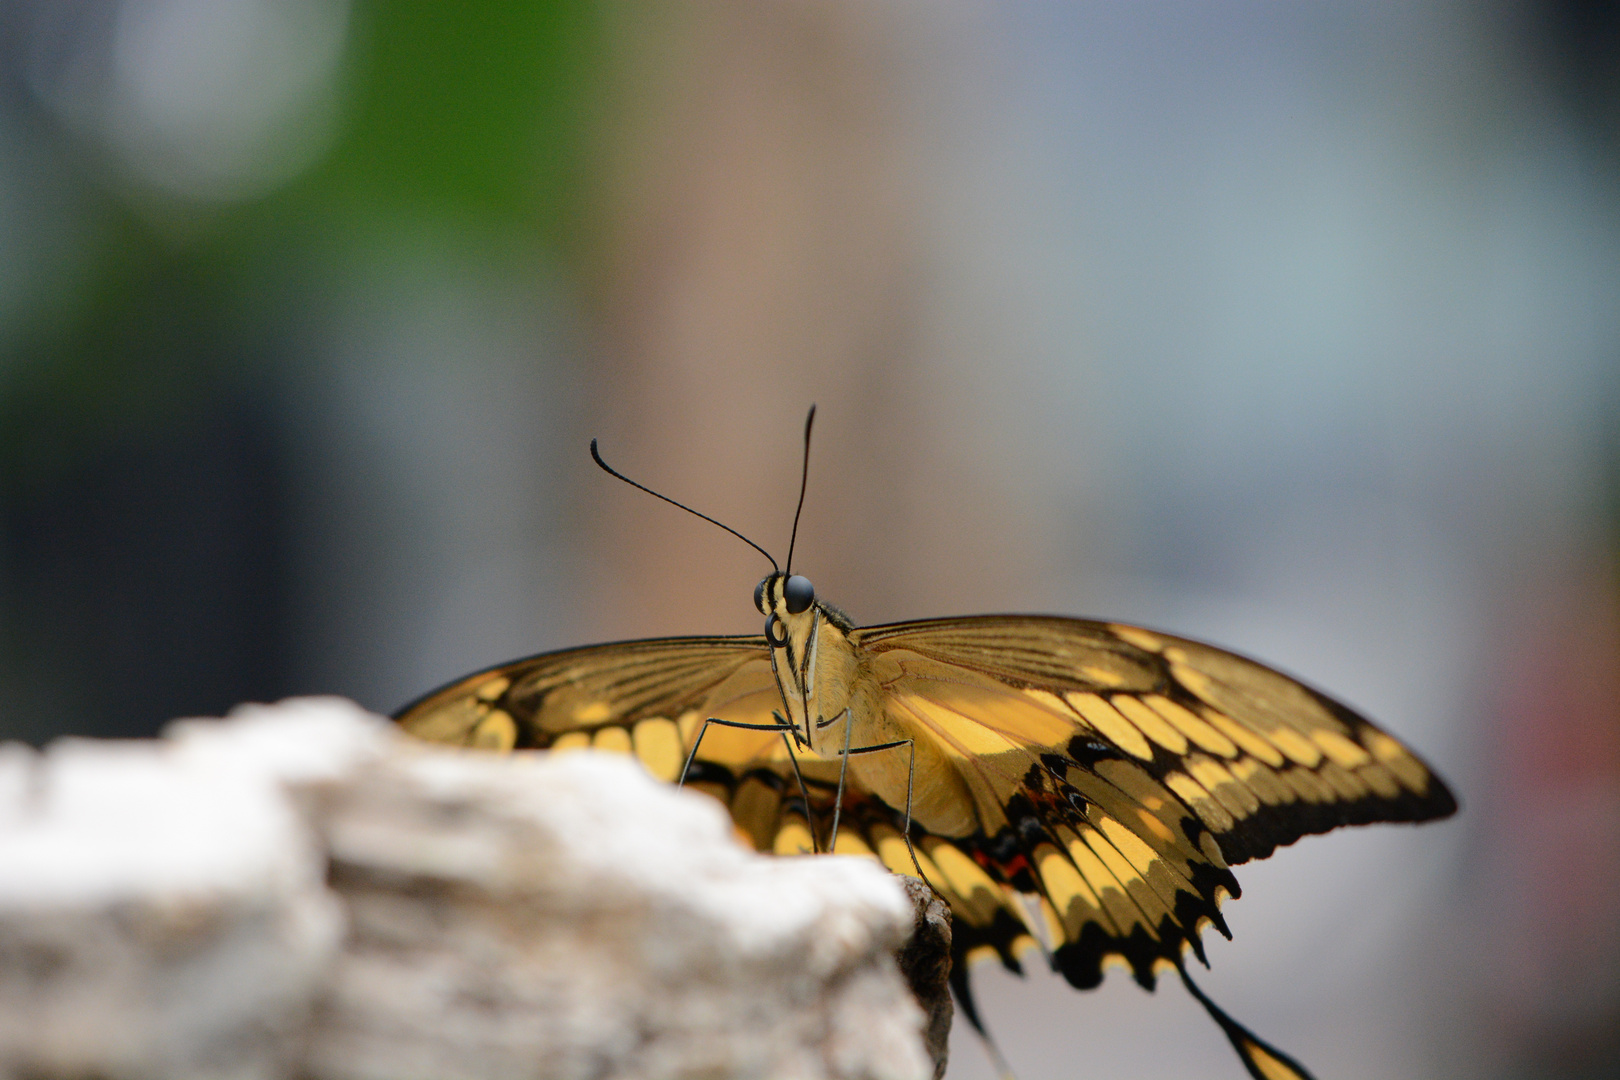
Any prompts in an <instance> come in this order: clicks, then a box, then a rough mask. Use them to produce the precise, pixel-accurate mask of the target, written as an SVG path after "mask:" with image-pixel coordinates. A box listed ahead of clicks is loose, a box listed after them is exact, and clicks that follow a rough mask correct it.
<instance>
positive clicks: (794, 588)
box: [782, 574, 816, 615]
mask: <svg viewBox="0 0 1620 1080" xmlns="http://www.w3.org/2000/svg"><path fill="white" fill-rule="evenodd" d="M782 596H783V598H784V599H786V600H787V609H788V614H789V615H797V614H799V612H801V611H803V610H805V609H806V608H808V607H809V606H810V605H811V604H812V603H814V602H815V599H816V587H815V586H814V585H812V584H810V579H809V578H807V577H805V576H804V575H802V574H794V575H793V576H792V577H790V578H788V579H787V584H786V585H785V586H783V587H782Z"/></svg>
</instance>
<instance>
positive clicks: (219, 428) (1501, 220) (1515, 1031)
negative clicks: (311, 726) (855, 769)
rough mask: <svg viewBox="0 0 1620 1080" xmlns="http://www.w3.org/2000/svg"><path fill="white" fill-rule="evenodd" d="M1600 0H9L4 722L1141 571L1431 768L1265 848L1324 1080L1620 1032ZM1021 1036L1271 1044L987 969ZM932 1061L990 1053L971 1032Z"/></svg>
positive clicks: (1127, 602) (384, 689)
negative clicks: (771, 614)
mask: <svg viewBox="0 0 1620 1080" xmlns="http://www.w3.org/2000/svg"><path fill="white" fill-rule="evenodd" d="M1617 165H1620V10H1617V8H1616V5H1614V4H1612V3H1600V2H1596V0H1503V2H1500V3H1486V4H1478V3H1460V2H1449V3H1448V2H1424V3H1414V4H1394V3H1366V2H1363V3H1349V2H1332V0H1330V2H1323V3H1316V4H1310V5H1288V4H1280V3H1251V2H1238V3H1221V4H1215V3H1188V2H1179V3H1175V2H1165V3H1156V4H1141V5H1116V4H1101V3H1099V4H1085V5H1074V4H1057V3H1002V4H994V5H992V4H972V3H962V2H947V3H921V2H918V0H882V2H854V0H850V2H844V3H833V2H818V3H802V2H795V3H788V2H784V3H771V4H755V3H750V2H746V0H715V2H712V3H679V4H665V3H656V4H655V3H651V2H647V3H630V2H619V0H602V2H596V0H526V2H522V3H517V2H503V0H488V2H484V3H479V4H467V5H460V4H426V3H419V2H402V0H401V2H393V3H382V2H367V0H0V737H6V738H18V739H25V740H29V741H32V742H36V743H41V742H44V741H48V740H49V739H51V738H53V737H55V736H57V735H60V734H63V733H75V734H88V735H100V736H138V735H150V734H152V733H154V732H155V731H156V730H157V729H158V728H159V727H160V725H162V724H163V723H164V721H166V720H167V719H169V718H170V717H174V716H179V715H197V714H203V715H207V714H218V713H220V712H222V711H224V710H226V709H228V708H229V707H230V706H231V705H233V704H235V703H236V702H238V701H242V700H250V699H258V700H264V699H275V698H278V697H280V696H283V695H288V694H309V693H339V694H345V695H349V696H351V697H354V698H356V699H357V700H359V701H360V702H362V703H363V704H365V705H367V706H369V707H371V708H373V709H377V710H381V711H384V712H387V711H392V710H393V709H395V708H397V707H398V706H399V705H400V704H402V703H403V702H405V701H406V700H408V699H410V698H412V697H414V696H416V695H417V694H419V693H421V692H423V691H425V690H427V689H429V688H431V687H433V686H435V685H437V684H439V683H441V682H443V681H445V680H447V679H449V678H451V677H453V676H456V675H459V674H462V673H464V672H466V671H469V670H471V669H473V668H476V667H481V666H486V665H489V664H492V663H495V662H498V661H502V660H506V659H510V658H512V657H515V656H518V655H523V654H527V653H533V652H537V651H540V650H544V649H550V648H555V647H561V646H566V645H571V644H580V643H585V642H589V641H596V640H605V639H611V638H620V637H642V636H653V635H663V634H678V633H713V632H737V633H756V632H758V615H757V614H756V613H755V612H754V610H753V607H752V605H751V603H750V597H751V595H752V590H753V587H754V584H755V582H756V581H757V580H758V578H759V577H760V575H761V573H762V572H763V570H764V569H765V568H764V567H763V566H762V564H761V560H760V559H759V557H758V556H757V554H755V553H754V552H752V551H750V550H749V549H747V548H746V547H744V546H743V545H742V544H739V543H737V542H736V541H735V540H733V539H732V538H730V537H728V536H726V535H725V534H723V533H721V532H719V531H718V530H715V529H713V528H711V527H709V526H706V525H704V524H703V523H702V522H698V521H696V520H694V519H690V518H687V517H686V516H684V515H680V514H678V513H677V512H675V511H673V510H671V509H670V508H668V507H666V506H663V505H662V504H659V503H657V502H655V501H654V500H651V499H649V498H647V497H645V496H643V495H639V494H638V493H636V492H633V491H631V490H629V489H628V488H626V487H624V486H623V485H620V484H617V483H615V482H613V481H611V480H609V479H608V478H606V477H604V476H603V475H602V474H601V473H600V472H598V471H597V470H596V469H595V467H594V466H593V465H592V464H591V462H590V459H589V458H588V456H587V453H586V444H587V442H588V440H589V438H590V437H591V436H598V437H600V439H601V445H602V447H603V452H604V455H605V456H606V457H607V459H608V460H609V461H610V462H613V463H614V464H615V465H617V466H619V467H620V468H622V469H624V470H625V471H627V472H629V473H630V474H631V475H633V476H635V477H636V478H638V479H640V480H642V481H644V482H646V483H649V484H652V485H654V486H656V487H658V488H659V489H660V490H663V491H665V492H667V493H668V494H670V495H672V496H674V497H676V498H679V499H683V500H686V501H689V502H691V503H692V504H694V505H695V506H697V507H699V508H700V509H702V510H704V511H705V512H707V513H709V514H712V515H714V516H716V517H718V518H720V519H721V520H723V521H725V522H727V523H728V524H730V525H732V526H734V527H736V528H738V529H740V530H742V531H743V532H745V533H747V534H749V535H750V536H752V537H754V538H755V539H757V540H758V541H759V542H761V543H762V544H764V545H765V546H766V547H769V548H772V549H773V550H775V551H776V552H777V553H778V556H779V557H780V554H781V553H782V551H783V549H785V547H786V543H787V534H788V526H789V524H790V522H791V518H792V512H793V501H794V497H795V495H796V485H797V470H798V463H799V459H798V455H799V452H800V441H799V432H800V425H801V423H802V420H803V417H804V412H805V409H806V407H807V406H808V405H809V403H810V402H812V401H815V402H818V403H819V405H820V414H819V419H818V428H817V440H816V444H815V449H814V455H813V459H812V463H811V472H810V489H809V497H808V501H807V503H806V507H805V517H804V525H803V527H802V530H801V535H800V539H799V549H798V550H799V554H798V555H797V557H796V560H795V562H796V565H798V566H799V567H802V568H803V569H804V571H805V572H806V573H808V574H810V575H811V576H812V578H813V579H814V580H815V582H816V585H817V588H818V591H819V592H820V593H821V594H822V595H823V596H825V597H827V598H829V599H831V600H833V601H834V602H835V603H839V604H841V605H842V606H844V607H846V608H847V609H848V610H849V612H850V613H851V615H852V616H853V617H854V618H855V619H856V620H857V622H865V623H874V622H883V621H889V620H895V619H903V618H915V617H925V616H933V615H945V614H958V613H965V612H976V611H1023V610H1027V611H1048V612H1061V613H1074V614H1090V615H1098V616H1108V617H1113V618H1118V619H1122V620H1126V621H1131V622H1137V623H1143V624H1147V625H1150V626H1159V627H1162V628H1166V629H1171V630H1175V631H1177V632H1181V633H1185V634H1188V635H1192V636H1197V637H1203V638H1207V639H1210V640H1213V641H1216V642H1219V643H1222V644H1225V645H1227V646H1229V647H1232V648H1235V649H1238V650H1240V651H1243V652H1246V653H1249V654H1252V655H1255V656H1258V657H1261V658H1264V659H1267V660H1269V661H1271V662H1273V663H1275V664H1277V665H1279V666H1281V667H1283V668H1284V669H1285V670H1289V671H1293V672H1297V673H1300V674H1302V675H1304V676H1306V677H1307V678H1308V679H1309V680H1310V681H1311V682H1313V683H1314V684H1316V685H1317V686H1320V687H1321V688H1323V689H1325V690H1328V691H1330V692H1332V693H1334V694H1335V695H1337V696H1339V697H1341V698H1343V699H1345V700H1347V701H1348V702H1350V703H1352V704H1353V705H1355V706H1357V707H1359V708H1361V709H1363V710H1365V711H1367V712H1368V713H1369V714H1370V715H1372V716H1374V717H1376V718H1379V719H1380V720H1382V721H1383V722H1384V724H1385V725H1386V726H1388V727H1389V728H1390V729H1391V730H1393V731H1395V732H1396V733H1398V734H1400V735H1401V736H1403V737H1404V738H1406V739H1407V740H1408V741H1410V742H1411V743H1412V744H1413V745H1414V746H1415V747H1416V748H1417V749H1418V750H1419V751H1420V752H1421V753H1423V754H1425V755H1426V756H1427V757H1428V758H1429V759H1430V760H1431V761H1432V762H1434V763H1435V764H1436V766H1437V767H1438V768H1439V769H1440V771H1441V772H1442V773H1443V774H1444V775H1445V776H1446V777H1447V778H1448V779H1449V780H1450V781H1451V782H1452V786H1453V787H1454V788H1455V789H1456V790H1457V791H1458V792H1459V794H1460V795H1461V798H1462V800H1463V804H1464V812H1463V813H1462V815H1461V816H1460V817H1458V818H1457V819H1455V820H1454V821H1451V822H1447V823H1443V824H1437V825H1431V826H1426V827H1424V828H1422V829H1416V830H1414V829H1406V828H1395V827H1383V828H1376V829H1367V830H1354V831H1352V832H1348V833H1342V834H1336V835H1333V836H1331V837H1328V838H1318V839H1312V840H1308V841H1306V842H1304V843H1303V844H1301V845H1299V846H1298V848H1297V849H1290V850H1286V851H1284V852H1281V853H1279V854H1278V855H1277V856H1276V857H1275V858H1274V859H1273V860H1271V861H1269V862H1267V863H1263V864H1260V865H1258V866H1254V867H1249V868H1247V869H1246V871H1245V872H1244V873H1243V874H1242V875H1241V878H1242V881H1243V884H1244V888H1245V894H1246V895H1245V897H1244V899H1243V900H1241V901H1240V902H1238V903H1236V904H1234V905H1233V906H1231V907H1230V908H1228V917H1229V919H1230V921H1231V924H1232V927H1233V930H1234V932H1235V934H1236V940H1235V941H1234V942H1232V943H1230V944H1229V943H1226V942H1224V941H1217V942H1216V943H1214V945H1213V947H1212V949H1211V958H1212V962H1213V965H1214V970H1213V972H1211V973H1210V974H1209V975H1207V976H1206V977H1205V978H1204V979H1203V982H1204V984H1205V986H1206V989H1208V990H1209V991H1210V992H1211V994H1212V995H1213V996H1214V997H1215V998H1216V1000H1218V1001H1220V1002H1221V1003H1222V1004H1223V1005H1224V1006H1225V1007H1226V1008H1227V1009H1228V1010H1229V1011H1231V1012H1232V1013H1233V1014H1234V1015H1236V1016H1238V1017H1239V1018H1240V1019H1243V1020H1245V1021H1246V1022H1248V1023H1249V1024H1250V1025H1251V1026H1253V1027H1254V1028H1255V1029H1256V1030H1257V1031H1259V1032H1260V1033H1261V1034H1262V1035H1264V1036H1266V1037H1268V1038H1271V1039H1272V1040H1274V1041H1275V1042H1277V1043H1278V1044H1279V1045H1280V1046H1282V1047H1283V1048H1284V1049H1286V1050H1288V1051H1290V1052H1291V1053H1293V1054H1295V1055H1297V1056H1298V1057H1300V1058H1301V1059H1302V1060H1303V1061H1305V1062H1306V1063H1307V1064H1309V1065H1310V1066H1311V1067H1312V1068H1313V1069H1314V1070H1315V1071H1316V1072H1317V1074H1318V1075H1319V1077H1320V1078H1321V1080H1360V1078H1390V1080H1394V1078H1414V1077H1434V1078H1452V1077H1456V1078H1461V1077H1486V1078H1507V1077H1526V1078H1530V1077H1535V1078H1541V1077H1547V1078H1560V1080H1561V1078H1588V1077H1591V1078H1596V1077H1615V1076H1620V593H1617V585H1616V581H1617V577H1616V570H1617V555H1620V547H1617V542H1616V538H1617V532H1616V527H1617V525H1620V183H1617V168H1616V167H1617ZM979 985H980V986H981V993H982V995H983V1003H984V1004H983V1007H984V1011H985V1013H986V1015H987V1018H988V1020H989V1022H990V1024H991V1025H992V1028H993V1030H994V1031H995V1032H996V1033H997V1035H998V1036H999V1039H1000V1041H1001V1044H1002V1046H1003V1047H1004V1049H1005V1051H1006V1054H1007V1057H1008V1058H1009V1059H1010V1060H1011V1062H1012V1063H1013V1065H1014V1067H1015V1068H1016V1069H1017V1070H1018V1071H1019V1074H1020V1075H1021V1076H1022V1077H1023V1078H1024V1080H1042V1078H1046V1077H1076V1076H1079V1077H1096V1078H1099V1080H1104V1078H1106V1080H1125V1078H1138V1077H1139V1078H1144V1080H1146V1078H1152V1080H1166V1078H1183V1077H1184V1078H1193V1077H1210V1078H1229V1080H1235V1078H1236V1077H1238V1076H1240V1075H1241V1066H1240V1065H1239V1064H1238V1062H1237V1061H1236V1059H1235V1058H1234V1057H1233V1056H1232V1055H1231V1053H1230V1052H1229V1050H1228V1049H1227V1048H1226V1045H1225V1042H1224V1039H1223V1038H1222V1036H1221V1035H1220V1033H1219V1031H1218V1030H1217V1029H1216V1028H1215V1027H1214V1025H1212V1024H1210V1023H1209V1022H1208V1021H1207V1019H1206V1018H1205V1017H1204V1016H1203V1014H1202V1011H1201V1010H1200V1009H1199V1008H1198V1006H1197V1005H1196V1004H1194V1003H1192V1002H1191V1001H1190V1000H1189V999H1187V997H1186V995H1185V994H1184V993H1183V992H1182V991H1181V990H1180V989H1179V988H1178V987H1174V986H1167V987H1165V988H1163V989H1162V990H1161V992H1160V993H1158V994H1156V995H1154V996H1152V997H1148V996H1147V995H1144V994H1143V993H1142V992H1141V991H1140V990H1139V989H1137V988H1136V987H1135V986H1134V984H1131V983H1130V982H1129V980H1128V979H1127V978H1126V977H1124V976H1123V975H1122V974H1121V973H1117V972H1116V973H1114V974H1113V975H1112V976H1111V977H1110V978H1109V979H1108V981H1107V983H1106V984H1105V985H1104V987H1103V988H1102V989H1101V990H1099V991H1097V992H1094V993H1090V994H1085V995H1081V994H1077V993H1074V992H1072V991H1070V990H1068V989H1067V988H1066V986H1064V985H1063V984H1061V982H1060V981H1059V980H1057V979H1056V978H1055V977H1052V976H1047V975H1043V974H1040V973H1034V974H1032V976H1031V977H1030V978H1029V979H1027V980H1022V981H1021V980H1018V979H1015V978H1013V977H1012V976H1010V975H1007V974H1005V973H1002V972H1000V971H999V970H990V969H988V968H985V969H981V971H980V972H979ZM951 1075H952V1077H954V1078H958V1080H974V1078H981V1077H987V1076H989V1075H991V1071H990V1068H989V1066H988V1064H987V1062H986V1059H985V1057H984V1055H983V1054H982V1053H981V1051H980V1050H979V1048H978V1047H977V1046H976V1045H975V1041H974V1039H973V1038H972V1037H971V1035H970V1034H969V1032H968V1030H967V1028H966V1026H965V1025H961V1030H959V1031H958V1032H957V1036H956V1045H955V1048H954V1062H953V1066H952V1072H951Z"/></svg>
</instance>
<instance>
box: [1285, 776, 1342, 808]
mask: <svg viewBox="0 0 1620 1080" xmlns="http://www.w3.org/2000/svg"><path fill="white" fill-rule="evenodd" d="M1279 775H1280V776H1281V777H1282V779H1283V782H1284V783H1286V784H1287V785H1288V786H1289V787H1291V788H1293V789H1294V791H1295V792H1297V793H1298V795H1299V797H1300V798H1302V799H1304V800H1305V801H1306V802H1310V803H1329V802H1332V801H1333V800H1334V798H1335V797H1336V796H1335V795H1334V793H1333V788H1332V787H1331V786H1329V784H1328V782H1327V781H1326V780H1323V779H1322V778H1321V777H1320V776H1317V775H1316V774H1315V773H1313V772H1311V770H1309V769H1289V770H1288V771H1287V772H1285V773H1280V774H1279Z"/></svg>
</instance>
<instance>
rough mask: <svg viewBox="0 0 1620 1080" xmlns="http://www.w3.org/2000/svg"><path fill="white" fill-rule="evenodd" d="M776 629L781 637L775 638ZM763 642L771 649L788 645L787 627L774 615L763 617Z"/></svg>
mask: <svg viewBox="0 0 1620 1080" xmlns="http://www.w3.org/2000/svg"><path fill="white" fill-rule="evenodd" d="M778 629H780V630H781V632H782V636H781V637H778V636H777V633H776V632H777V630H778ZM765 640H766V641H768V642H770V643H771V648H773V649H781V648H784V647H786V645H787V643H788V639H787V626H786V624H784V623H783V622H782V620H781V619H780V618H778V617H777V616H776V615H775V614H774V613H773V614H770V615H767V616H765Z"/></svg>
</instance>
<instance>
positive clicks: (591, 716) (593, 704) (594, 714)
mask: <svg viewBox="0 0 1620 1080" xmlns="http://www.w3.org/2000/svg"><path fill="white" fill-rule="evenodd" d="M612 716H613V707H612V706H611V705H609V704H608V703H607V702H606V701H604V700H602V699H601V698H597V699H596V700H595V701H587V702H585V703H584V704H582V705H579V706H577V707H576V708H575V709H574V723H576V724H600V723H601V722H602V721H603V720H607V719H609V718H611V717H612Z"/></svg>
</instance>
